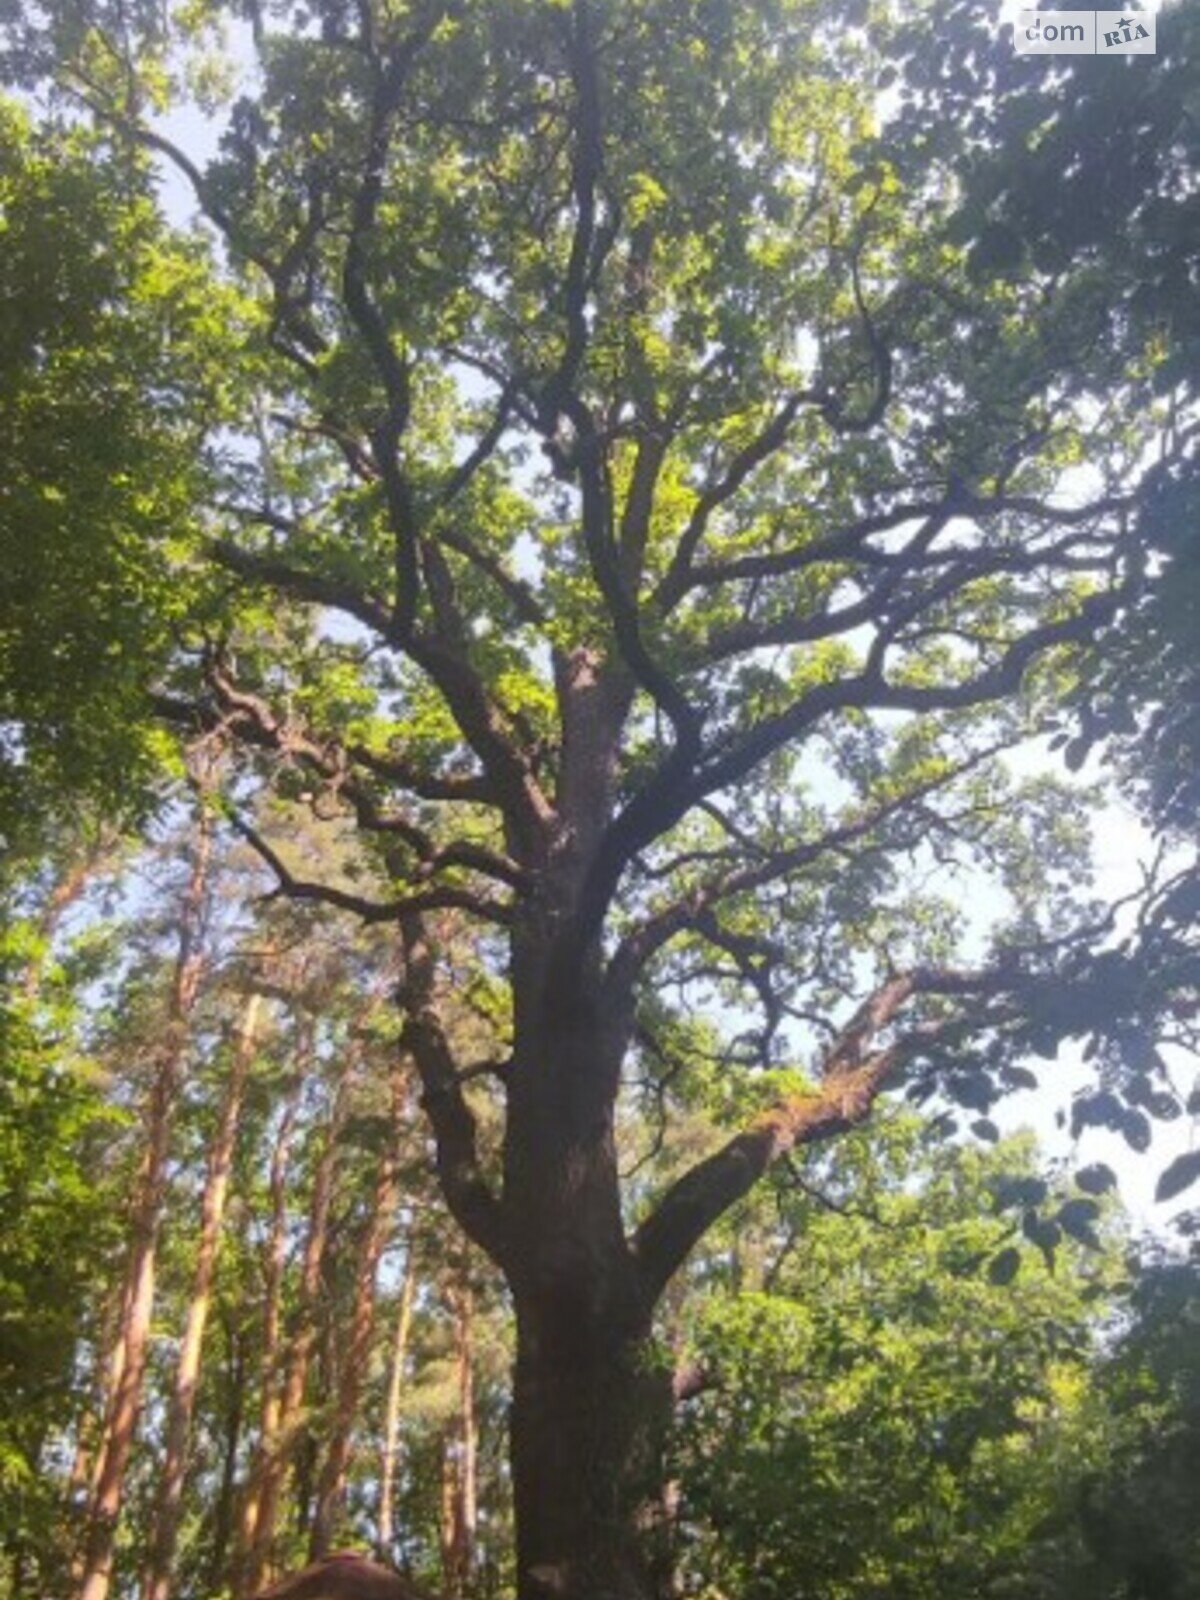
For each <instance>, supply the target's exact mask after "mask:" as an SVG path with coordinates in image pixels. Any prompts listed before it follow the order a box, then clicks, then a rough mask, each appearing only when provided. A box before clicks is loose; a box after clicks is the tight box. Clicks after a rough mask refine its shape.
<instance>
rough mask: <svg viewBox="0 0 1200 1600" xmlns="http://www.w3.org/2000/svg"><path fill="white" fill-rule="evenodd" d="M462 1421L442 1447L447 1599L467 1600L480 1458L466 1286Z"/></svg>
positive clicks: (461, 1298)
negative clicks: (465, 1598)
mask: <svg viewBox="0 0 1200 1600" xmlns="http://www.w3.org/2000/svg"><path fill="white" fill-rule="evenodd" d="M449 1299H450V1304H451V1306H452V1308H453V1311H454V1343H455V1366H456V1369H457V1377H458V1417H457V1419H456V1425H455V1426H454V1428H453V1429H452V1430H449V1431H448V1432H447V1436H446V1438H445V1440H444V1441H443V1447H442V1571H443V1574H444V1587H445V1591H446V1594H447V1595H449V1596H451V1597H452V1600H461V1597H462V1596H463V1595H464V1594H466V1593H467V1592H468V1590H469V1587H470V1582H471V1575H472V1572H473V1570H474V1566H475V1535H476V1525H477V1522H478V1493H477V1489H476V1475H477V1465H478V1455H479V1441H478V1427H477V1424H476V1420H475V1365H474V1357H475V1350H474V1336H473V1335H474V1328H473V1322H474V1297H473V1295H472V1292H471V1288H470V1285H469V1284H467V1283H466V1282H465V1281H464V1282H462V1283H461V1284H458V1285H456V1286H455V1287H454V1288H452V1289H451V1291H450V1294H449Z"/></svg>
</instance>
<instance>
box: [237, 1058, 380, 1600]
mask: <svg viewBox="0 0 1200 1600" xmlns="http://www.w3.org/2000/svg"><path fill="white" fill-rule="evenodd" d="M356 1069H357V1059H356V1057H355V1056H354V1055H353V1054H348V1055H347V1057H346V1063H345V1066H344V1067H343V1069H342V1074H341V1077H340V1079H339V1081H338V1084H337V1088H336V1090H335V1091H334V1103H333V1108H332V1111H331V1113H330V1119H329V1126H328V1128H327V1130H326V1137H325V1145H324V1148H323V1149H322V1152H321V1156H320V1159H319V1160H318V1162H317V1170H316V1173H315V1175H314V1178H313V1190H312V1199H311V1204H310V1207H309V1227H308V1237H307V1239H306V1240H305V1246H304V1260H303V1264H302V1266H301V1271H300V1284H299V1289H298V1293H297V1304H296V1323H295V1330H294V1332H293V1335H292V1339H291V1343H290V1345H289V1347H288V1353H287V1361H286V1366H285V1371H284V1375H283V1384H282V1388H281V1391H280V1395H279V1400H278V1410H277V1413H276V1416H275V1419H274V1426H273V1429H272V1431H271V1432H270V1433H269V1434H266V1435H264V1437H263V1440H262V1458H261V1470H260V1473H259V1477H258V1483H257V1486H256V1491H255V1495H254V1499H255V1504H256V1515H255V1519H254V1528H253V1534H252V1536H251V1539H250V1543H249V1549H248V1553H247V1560H246V1564H245V1579H244V1586H243V1592H245V1593H248V1594H253V1593H255V1592H256V1591H257V1590H258V1589H260V1588H262V1586H263V1583H264V1582H265V1580H266V1579H267V1577H268V1576H269V1575H270V1568H271V1550H272V1546H273V1544H274V1541H275V1527H276V1523H277V1521H278V1518H279V1502H280V1497H281V1494H282V1490H283V1485H284V1482H285V1479H286V1477H287V1471H288V1468H289V1466H290V1464H291V1461H292V1457H293V1451H294V1446H295V1443H296V1434H297V1430H298V1427H299V1424H300V1421H301V1416H302V1412H303V1406H304V1393H305V1389H306V1387H307V1385H308V1370H309V1365H310V1363H311V1361H312V1351H313V1344H314V1342H315V1340H316V1335H317V1322H316V1310H317V1302H318V1296H319V1294H320V1288H321V1269H322V1264H323V1262H324V1259H325V1247H326V1244H327V1242H328V1237H329V1209H330V1204H331V1202H332V1199H333V1181H334V1176H335V1174H336V1170H337V1160H338V1153H339V1146H338V1139H339V1135H340V1133H341V1130H342V1126H343V1124H344V1122H345V1120H346V1114H347V1111H348V1109H349V1099H350V1090H351V1087H352V1084H353V1079H354V1074H355V1071H356Z"/></svg>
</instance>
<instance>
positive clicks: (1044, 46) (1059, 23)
mask: <svg viewBox="0 0 1200 1600" xmlns="http://www.w3.org/2000/svg"><path fill="white" fill-rule="evenodd" d="M1156 21H1157V18H1156V16H1155V14H1154V12H1153V11H1018V12H1017V20H1016V24H1015V26H1014V29H1013V42H1014V44H1015V46H1016V51H1017V54H1018V55H1019V56H1109V55H1123V56H1152V55H1154V54H1155V50H1156V43H1157V40H1156V33H1155V22H1156Z"/></svg>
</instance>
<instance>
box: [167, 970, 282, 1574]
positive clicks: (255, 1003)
mask: <svg viewBox="0 0 1200 1600" xmlns="http://www.w3.org/2000/svg"><path fill="white" fill-rule="evenodd" d="M261 1004H262V1000H261V996H259V995H257V994H252V995H251V996H250V997H249V999H248V1000H247V1002H246V1009H245V1013H244V1015H243V1017H242V1023H241V1028H240V1030H239V1034H238V1039H237V1043H236V1045H235V1048H234V1056H233V1063H232V1066H231V1068H230V1073H229V1079H228V1082H227V1084H226V1088H225V1096H224V1101H223V1104H222V1106H221V1111H220V1116H219V1119H218V1122H217V1129H216V1134H215V1136H214V1139H213V1145H212V1150H211V1153H210V1157H209V1167H208V1176H207V1178H206V1180H205V1185H204V1195H203V1198H202V1200H201V1203H200V1238H199V1242H198V1244H197V1248H196V1264H195V1268H194V1272H193V1277H192V1293H191V1300H190V1302H189V1305H188V1312H187V1322H186V1324H185V1327H184V1331H183V1340H182V1343H181V1344H180V1347H179V1360H178V1363H177V1365H176V1368H175V1382H174V1387H173V1391H172V1394H171V1401H170V1410H169V1413H168V1417H167V1438H166V1448H165V1451H164V1455H163V1463H162V1471H161V1477H160V1484H159V1499H158V1506H157V1510H156V1514H155V1520H154V1526H153V1529H152V1532H151V1540H150V1557H149V1561H148V1562H147V1566H146V1575H145V1579H144V1582H143V1585H142V1594H143V1597H144V1600H167V1597H168V1595H169V1593H170V1588H171V1568H172V1565H173V1562H174V1559H175V1545H176V1541H177V1539H178V1535H179V1518H180V1514H181V1511H182V1509H183V1485H184V1478H185V1476H186V1473H187V1460H188V1447H189V1444H190V1442H191V1434H192V1417H193V1414H194V1412H195V1407H196V1391H197V1386H198V1384H199V1380H200V1357H201V1354H202V1351H203V1347H204V1331H205V1326H206V1324H207V1322H208V1310H209V1304H210V1301H211V1297H212V1282H213V1274H214V1272H215V1270H216V1264H217V1251H218V1249H219V1246H220V1241H221V1229H222V1226H223V1224H224V1220H225V1201H226V1197H227V1195H228V1192H229V1176H230V1172H231V1170H232V1167H233V1152H234V1145H235V1143H236V1140H237V1130H238V1123H239V1121H240V1119H241V1112H242V1100H243V1098H244V1095H245V1090H246V1080H247V1078H248V1076H249V1072H250V1064H251V1062H252V1061H253V1059H254V1051H255V1046H256V1032H257V1028H258V1014H259V1010H260V1008H261Z"/></svg>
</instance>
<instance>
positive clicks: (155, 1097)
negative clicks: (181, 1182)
mask: <svg viewBox="0 0 1200 1600" xmlns="http://www.w3.org/2000/svg"><path fill="white" fill-rule="evenodd" d="M212 837H213V821H212V817H211V815H210V814H209V813H208V812H207V811H202V812H201V815H200V818H199V821H198V824H197V831H196V839H195V844H194V847H193V851H192V867H191V875H190V877H189V881H188V886H187V890H186V892H185V895H184V902H183V906H182V908H181V913H180V923H179V951H178V955H177V957H176V962H175V972H174V978H173V981H172V987H171V998H170V1005H169V1010H168V1017H167V1026H166V1029H165V1033H164V1038H163V1043H162V1047H161V1051H160V1053H159V1058H158V1061H157V1063H156V1065H155V1069H154V1077H153V1081H152V1084H151V1089H150V1097H149V1105H148V1107H147V1112H146V1147H145V1154H144V1156H143V1158H142V1165H141V1170H140V1172H139V1174H138V1182H137V1188H136V1198H135V1201H134V1209H133V1217H132V1223H131V1228H130V1233H131V1242H130V1251H129V1262H128V1267H127V1270H126V1275H125V1296H124V1305H123V1309H122V1317H121V1329H120V1339H119V1350H118V1352H117V1357H116V1360H115V1363H114V1369H115V1373H116V1378H115V1382H114V1386H113V1390H112V1393H111V1395H110V1397H109V1401H108V1406H107V1410H106V1415H105V1423H104V1430H103V1432H102V1434H101V1438H100V1444H99V1449H98V1454H97V1460H96V1470H95V1480H94V1483H95V1487H94V1491H93V1496H92V1502H91V1506H90V1508H89V1515H88V1526H87V1533H86V1538H85V1544H84V1557H83V1563H82V1574H81V1579H80V1588H79V1600H106V1597H107V1595H108V1591H109V1587H110V1585H111V1582H112V1573H113V1556H114V1552H115V1547H116V1533H117V1520H118V1518H119V1516H120V1512H121V1501H122V1498H123V1495H124V1489H125V1474H126V1471H127V1469H128V1466H129V1458H130V1454H131V1452H132V1450H133V1441H134V1435H135V1432H136V1429H137V1421H138V1415H139V1412H140V1411H141V1405H142V1389H143V1384H144V1380H145V1370H146V1355H147V1345H148V1341H149V1337H150V1319H151V1314H152V1312H153V1307H154V1274H155V1265H156V1257H157V1252H158V1234H159V1223H160V1219H161V1213H162V1202H163V1192H164V1189H165V1187H166V1176H167V1158H168V1155H169V1151H170V1141H171V1129H172V1125H173V1122H174V1117H175V1106H176V1101H177V1099H178V1095H179V1085H180V1076H181V1074H182V1070H183V1062H184V1056H185V1053H186V1049H187V1044H188V1028H189V1022H190V1019H191V1014H192V1011H193V1008H194V1006H195V1003H196V996H197V993H198V990H199V986H200V975H201V968H202V950H201V933H202V929H203V922H204V911H205V905H206V900H207V890H208V872H209V863H210V860H211V855H212Z"/></svg>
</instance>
